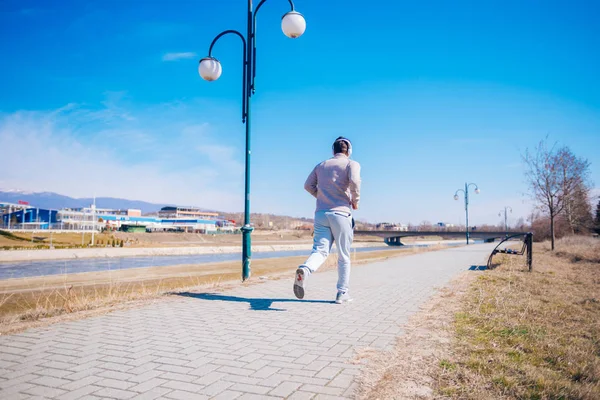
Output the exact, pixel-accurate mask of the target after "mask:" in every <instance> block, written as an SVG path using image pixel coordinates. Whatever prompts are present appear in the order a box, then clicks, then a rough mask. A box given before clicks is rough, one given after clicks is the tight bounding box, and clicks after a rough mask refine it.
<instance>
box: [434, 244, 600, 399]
mask: <svg viewBox="0 0 600 400" xmlns="http://www.w3.org/2000/svg"><path fill="white" fill-rule="evenodd" d="M516 260H518V259H517V258H516V257H508V256H505V257H504V259H503V261H502V263H501V265H500V266H499V267H498V268H497V269H495V270H492V271H488V272H486V273H485V274H484V275H482V276H480V277H479V279H477V281H476V282H475V283H474V284H473V285H472V287H471V290H470V292H469V293H468V295H467V296H464V299H463V302H462V310H461V311H460V312H458V313H456V314H455V318H454V324H453V332H454V335H455V343H454V345H453V346H452V350H453V353H452V354H451V355H450V356H449V357H448V358H446V359H442V360H439V362H438V364H437V367H438V368H437V370H436V371H434V374H435V375H437V376H438V379H436V380H435V386H436V389H437V393H438V395H439V396H442V397H450V398H456V399H484V398H486V399H487V398H511V399H513V398H514V399H590V400H591V399H599V398H600V241H598V240H597V239H592V238H583V237H576V238H568V239H564V240H561V241H559V242H558V243H557V251H556V252H555V253H552V252H550V250H549V245H548V244H547V243H543V244H540V245H538V246H536V247H535V248H534V266H533V272H532V273H528V272H525V267H524V265H523V264H521V263H519V262H517V261H516ZM435 375H434V376H435Z"/></svg>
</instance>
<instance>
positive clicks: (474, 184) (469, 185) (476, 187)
mask: <svg viewBox="0 0 600 400" xmlns="http://www.w3.org/2000/svg"><path fill="white" fill-rule="evenodd" d="M471 185H473V186H475V190H477V189H479V187H478V186H477V184H476V183H469V184H468V185H467V188H469V187H471Z"/></svg>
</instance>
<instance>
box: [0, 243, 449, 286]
mask: <svg viewBox="0 0 600 400" xmlns="http://www.w3.org/2000/svg"><path fill="white" fill-rule="evenodd" d="M458 244H460V243H456V244H454V243H452V244H450V243H449V244H448V245H450V246H451V245H458ZM429 246H431V245H428V244H415V245H406V246H401V247H396V246H382V247H359V248H355V249H352V251H356V252H357V253H363V252H367V251H381V250H394V249H395V250H399V249H407V248H411V247H429ZM309 253H310V250H293V251H266V252H255V253H253V254H252V259H253V260H261V259H266V258H282V257H294V256H303V255H305V256H308V254H309ZM240 259H241V253H220V254H192V255H180V256H178V255H168V256H138V257H110V258H108V257H106V258H83V259H82V258H75V259H68V260H41V261H19V262H6V263H0V280H3V279H11V278H28V277H34V276H46V275H60V274H75V273H80V272H97V271H110V270H120V269H130V268H145V267H165V266H173V265H184V264H195V265H201V264H209V263H215V262H222V261H237V260H240Z"/></svg>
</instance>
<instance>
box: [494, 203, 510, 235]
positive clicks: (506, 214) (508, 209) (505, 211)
mask: <svg viewBox="0 0 600 400" xmlns="http://www.w3.org/2000/svg"><path fill="white" fill-rule="evenodd" d="M508 211H510V213H511V214H512V212H513V210H512V208H510V206H504V211H500V212H499V213H498V216H499V217H501V216H502V214H504V232H506V236H508Z"/></svg>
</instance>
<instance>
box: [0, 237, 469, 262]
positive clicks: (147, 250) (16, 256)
mask: <svg viewBox="0 0 600 400" xmlns="http://www.w3.org/2000/svg"><path fill="white" fill-rule="evenodd" d="M459 243H462V241H461V240H436V241H415V242H411V243H410V245H416V246H427V245H438V244H441V245H456V244H459ZM384 246H385V243H384V242H383V241H381V242H354V244H353V248H365V247H384ZM311 248H312V243H306V242H304V243H296V244H263V245H256V246H252V251H253V252H255V253H261V252H272V251H299V250H306V251H309V250H310V249H311ZM241 251H242V247H241V246H240V245H236V246H231V245H230V246H218V245H216V246H190V247H134V248H127V247H101V248H98V247H95V248H84V249H53V250H49V249H43V250H4V251H0V267H1V266H2V263H3V262H18V261H43V260H68V259H87V258H121V257H136V256H137V257H140V256H185V255H201V254H227V253H241Z"/></svg>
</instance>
